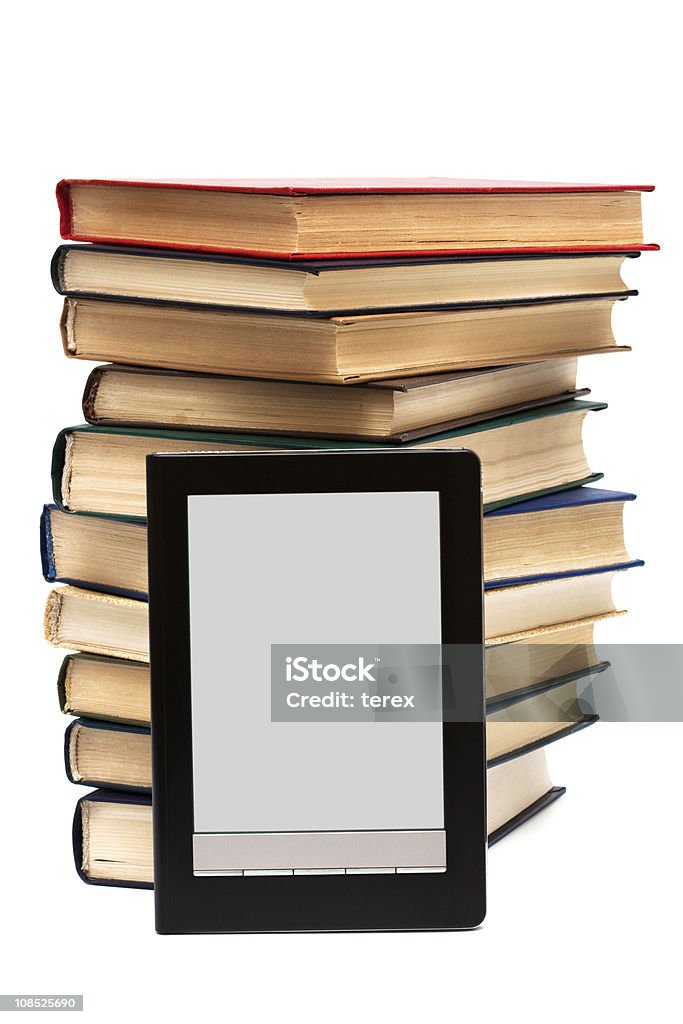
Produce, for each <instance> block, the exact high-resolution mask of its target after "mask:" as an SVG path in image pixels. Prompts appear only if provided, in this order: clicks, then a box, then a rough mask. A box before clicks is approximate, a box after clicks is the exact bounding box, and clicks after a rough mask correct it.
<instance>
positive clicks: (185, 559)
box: [147, 448, 486, 933]
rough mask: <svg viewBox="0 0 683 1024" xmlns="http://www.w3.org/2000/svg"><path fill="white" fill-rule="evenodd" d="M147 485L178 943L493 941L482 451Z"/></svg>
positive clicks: (170, 467)
mask: <svg viewBox="0 0 683 1024" xmlns="http://www.w3.org/2000/svg"><path fill="white" fill-rule="evenodd" d="M147 474H148V476H147V489H148V496H147V497H148V517H149V600H150V652H151V654H150V656H151V677H152V748H153V817H154V879H155V906H156V927H157V930H158V931H160V932H164V933H176V932H241V931H245V932H263V931H351V930H358V931H370V930H397V929H447V928H468V927H473V926H476V925H477V924H479V923H480V922H481V920H482V919H483V916H484V912H485V856H486V813H485V795H486V792H485V791H486V777H485V772H486V764H485V736H484V712H483V706H484V698H483V668H482V661H483V647H482V644H483V629H482V561H481V483H480V466H479V462H478V459H477V458H476V456H475V455H474V454H472V453H471V452H468V451H464V450H448V451H444V450H440V451H420V452H413V451H406V450H399V449H390V448H386V449H380V450H369V451H368V450H352V451H338V452H337V451H329V450H326V451H319V452H318V451H306V452H297V453H284V452H267V453H266V452H263V453H261V452H254V453H188V454H181V455H170V454H168V455H167V454H160V455H152V456H149V457H148V459H147ZM445 651H448V652H449V653H448V656H447V657H444V653H443V652H445ZM459 651H463V652H467V653H466V655H464V656H463V657H462V658H459V657H458V654H457V652H459ZM454 652H455V654H454ZM473 652H474V655H473ZM446 668H447V670H448V671H447V673H446V674H447V675H448V680H447V682H448V685H446V684H445V675H444V673H445V672H446ZM453 693H455V694H456V697H455V698H454V697H453ZM461 709H463V711H462V713H460V711H461ZM473 709H474V710H473Z"/></svg>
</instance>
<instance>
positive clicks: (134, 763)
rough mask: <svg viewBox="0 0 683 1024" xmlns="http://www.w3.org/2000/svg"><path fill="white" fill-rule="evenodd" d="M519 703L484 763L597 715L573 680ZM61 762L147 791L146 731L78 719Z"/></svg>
mask: <svg viewBox="0 0 683 1024" xmlns="http://www.w3.org/2000/svg"><path fill="white" fill-rule="evenodd" d="M523 705H524V708H523V710H520V706H519V704H518V705H515V706H514V707H513V708H512V709H510V708H505V709H501V710H499V711H495V712H493V713H492V714H491V715H490V716H487V720H486V751H487V765H488V766H489V767H493V766H494V765H497V764H501V763H502V762H503V761H507V760H509V759H511V758H513V757H516V756H519V755H520V754H521V753H528V752H530V751H531V750H535V749H537V748H538V747H541V746H546V745H547V744H548V743H550V742H552V741H554V740H557V739H561V738H563V737H565V736H568V735H570V734H571V733H573V732H576V731H577V730H579V729H582V728H585V727H586V726H588V725H592V724H593V723H594V722H595V721H596V720H597V716H596V715H587V714H585V713H584V712H583V711H582V710H581V706H580V703H579V700H578V697H577V683H576V681H572V682H568V683H564V684H563V685H561V686H559V687H557V688H555V689H552V690H549V691H545V692H543V693H540V694H535V695H532V696H531V697H528V698H527V699H526V700H525V701H524V702H523ZM64 763H65V767H66V774H67V777H68V779H69V781H70V782H73V783H76V784H78V785H81V786H98V787H101V788H103V789H125V790H128V791H139V792H151V790H152V740H151V733H150V730H149V728H145V727H142V726H134V725H125V724H123V723H121V722H104V721H97V720H94V719H80V718H77V719H75V721H73V722H71V724H70V725H69V726H67V729H66V733H65V736H64Z"/></svg>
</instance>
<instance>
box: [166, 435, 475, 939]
mask: <svg viewBox="0 0 683 1024" xmlns="http://www.w3.org/2000/svg"><path fill="white" fill-rule="evenodd" d="M372 491H433V492H434V491H436V492H438V493H439V522H440V552H441V579H440V582H441V630H442V644H443V645H449V647H450V646H451V645H468V650H469V651H470V652H471V650H472V645H478V646H479V647H480V649H481V652H482V657H481V658H476V659H474V661H475V662H476V664H475V665H474V670H473V659H472V658H471V655H470V656H469V657H468V671H467V673H465V676H464V685H465V686H466V687H467V694H466V695H465V696H466V700H467V702H468V705H469V706H472V705H474V706H476V707H479V706H481V709H482V710H481V718H480V720H477V721H472V720H471V717H472V716H468V718H470V720H468V721H457V720H453V718H456V719H457V716H453V715H448V716H447V717H448V718H449V719H450V720H447V721H444V722H443V724H442V730H443V782H444V791H443V793H444V829H445V831H446V853H447V870H446V871H445V872H443V873H406V874H402V873H397V874H353V875H349V874H347V875H287V876H279V875H273V876H251V877H229V876H227V877H226V876H209V877H206V876H204V877H197V876H195V875H194V874H193V857H192V836H193V832H194V824H193V771H192V717H191V684H190V678H191V673H190V619H189V570H188V511H187V509H188V497H189V496H191V495H199V494H202V495H204V494H280V493H323V492H324V493H329V492H332V493H334V492H372ZM147 508H148V526H149V539H148V548H149V597H150V609H149V612H150V615H149V618H150V655H151V688H152V768H153V817H154V883H155V909H156V928H157V931H158V932H162V933H188V932H189V933H196V932H202V933H204V932H275V931H287V932H298V931H303V932H314V931H395V930H438V929H457V928H472V927H476V926H477V925H478V924H480V923H481V921H482V920H483V918H484V915H485V906H486V839H487V835H486V745H485V719H484V687H483V604H482V602H483V584H482V555H481V470H480V463H479V460H478V458H477V456H476V455H474V454H473V453H472V452H469V451H466V450H462V449H459V450H448V451H444V450H439V451H429V450H423V451H419V452H415V451H407V450H405V449H403V450H400V449H383V450H370V451H358V450H355V451H338V452H335V451H329V449H328V450H326V451H305V452H296V453H281V452H250V453H232V452H231V453H227V452H226V453H222V452H218V453H215V452H211V453H208V452H207V453H197V452H195V453H187V454H180V455H175V454H174V455H171V454H158V455H150V456H148V458H147ZM397 557H400V555H397ZM479 667H481V672H479ZM459 685H461V686H462V685H463V680H462V679H461V680H460V681H459ZM474 717H475V718H477V717H478V716H474ZM378 767H379V766H378Z"/></svg>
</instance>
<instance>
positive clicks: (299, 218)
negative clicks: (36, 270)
mask: <svg viewBox="0 0 683 1024" xmlns="http://www.w3.org/2000/svg"><path fill="white" fill-rule="evenodd" d="M652 188H653V186H651V185H596V184H570V183H563V182H520V181H482V180H467V179H459V178H426V179H422V180H421V179H416V178H403V179H401V178H387V179H381V178H368V179H362V178H355V179H354V178H341V179H330V178H327V179H319V180H315V179H299V180H274V179H232V180H231V179H224V180H204V181H192V180H182V179H178V180H169V179H167V180H163V181H151V180H147V181H135V180H103V179H82V178H81V179H70V180H64V181H61V182H59V184H58V185H57V201H58V203H59V209H60V221H61V233H62V237H64V238H70V239H73V240H76V241H87V242H114V243H116V242H127V243H132V244H133V245H154V246H162V247H165V246H170V247H171V248H181V249H201V250H206V251H219V252H220V251H223V252H238V253H247V254H253V255H266V256H269V255H285V256H293V257H296V256H307V257H315V256H322V257H324V256H340V255H345V256H349V255H357V254H358V255H360V254H365V255H370V254H377V255H384V254H388V253H393V254H405V253H409V254H410V253H414V252H427V253H432V254H435V253H448V252H457V251H460V252H468V253H472V252H480V253H481V252H517V251H537V250H541V251H543V250H546V249H560V250H565V249H567V250H569V251H582V250H589V251H590V250H591V249H594V250H600V249H607V250H609V249H611V248H616V249H631V248H633V249H642V248H645V246H644V245H643V229H642V215H641V201H640V198H641V197H640V193H641V192H642V191H651V190H652Z"/></svg>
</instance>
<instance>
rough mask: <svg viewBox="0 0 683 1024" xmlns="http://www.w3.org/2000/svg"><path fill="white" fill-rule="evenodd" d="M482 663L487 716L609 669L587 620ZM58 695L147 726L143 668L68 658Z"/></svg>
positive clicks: (490, 653)
mask: <svg viewBox="0 0 683 1024" xmlns="http://www.w3.org/2000/svg"><path fill="white" fill-rule="evenodd" d="M485 659H486V696H487V709H489V710H490V711H491V712H494V711H496V710H498V709H499V708H503V707H508V706H509V705H510V703H511V702H516V701H518V700H519V699H521V698H525V697H528V696H530V695H531V694H533V693H537V692H542V691H543V690H546V689H552V688H554V687H555V686H558V685H559V684H561V683H564V682H569V681H570V680H573V679H579V678H582V677H584V676H586V675H594V674H596V673H599V672H601V671H603V670H604V669H605V668H606V667H607V663H606V662H604V661H601V660H600V659H599V657H598V654H597V652H596V650H595V646H594V642H593V622H591V621H583V622H581V623H579V624H578V625H570V626H567V627H564V628H560V629H555V630H553V629H548V630H545V631H543V632H542V633H540V634H539V635H537V636H534V637H530V638H528V639H525V640H524V641H521V642H517V643H514V642H513V643H508V644H500V645H496V646H494V647H488V648H487V649H486V651H485ZM57 692H58V696H59V708H60V710H61V711H62V713H63V714H66V715H76V716H78V717H79V718H95V719H99V720H102V721H112V722H122V723H124V724H126V725H149V724H150V679H149V666H148V665H147V664H144V663H141V662H136V661H126V660H125V659H122V658H112V657H105V656H103V655H99V654H78V653H74V654H67V655H66V656H65V658H64V660H63V662H62V665H61V667H60V670H59V675H58V680H57Z"/></svg>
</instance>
